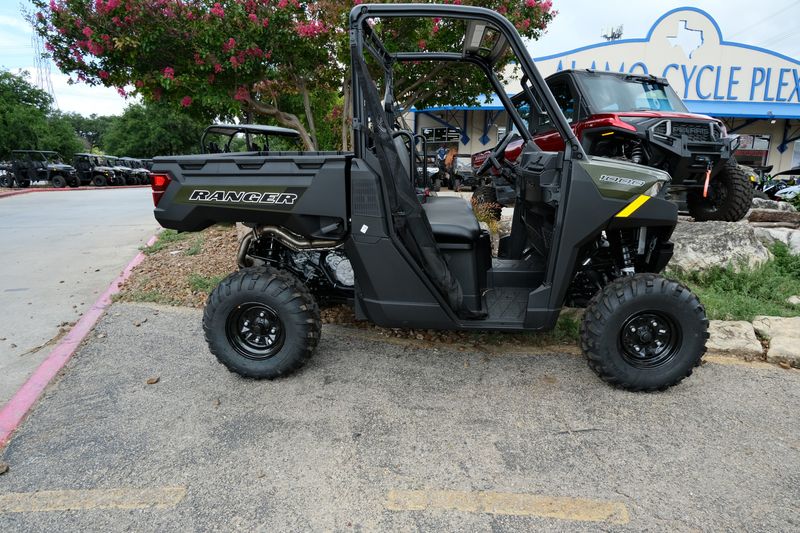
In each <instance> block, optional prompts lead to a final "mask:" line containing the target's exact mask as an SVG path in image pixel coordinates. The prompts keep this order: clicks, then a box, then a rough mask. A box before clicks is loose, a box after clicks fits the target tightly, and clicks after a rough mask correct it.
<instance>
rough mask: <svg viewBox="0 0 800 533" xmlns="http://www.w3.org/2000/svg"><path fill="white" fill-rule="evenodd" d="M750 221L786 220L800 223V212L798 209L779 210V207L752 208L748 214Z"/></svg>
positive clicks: (786, 221)
mask: <svg viewBox="0 0 800 533" xmlns="http://www.w3.org/2000/svg"><path fill="white" fill-rule="evenodd" d="M747 220H749V221H750V222H785V223H788V224H800V213H798V212H796V211H779V210H777V209H751V210H750V213H749V214H748V215H747Z"/></svg>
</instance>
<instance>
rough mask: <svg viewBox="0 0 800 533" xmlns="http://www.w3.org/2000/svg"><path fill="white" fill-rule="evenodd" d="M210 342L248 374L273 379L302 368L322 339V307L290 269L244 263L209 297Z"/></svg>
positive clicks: (222, 360) (223, 360)
mask: <svg viewBox="0 0 800 533" xmlns="http://www.w3.org/2000/svg"><path fill="white" fill-rule="evenodd" d="M203 330H204V331H205V337H206V342H208V347H209V349H210V350H211V353H213V354H214V355H215V356H216V357H217V360H218V361H219V362H220V363H222V364H223V365H225V366H226V367H227V368H228V370H230V371H231V372H235V373H236V374H239V375H241V376H244V377H248V378H256V379H264V378H266V379H273V378H277V377H279V376H282V375H286V374H290V373H292V372H294V371H296V370H298V369H299V368H300V367H301V366H303V365H304V364H305V363H306V361H308V360H309V359H310V358H311V356H312V355H313V354H314V351H315V350H316V347H317V343H318V342H319V337H320V330H321V321H320V315H319V307H318V306H317V303H316V301H315V300H314V297H313V296H311V294H310V293H309V291H308V289H307V288H306V287H305V286H304V285H303V284H302V283H301V282H300V281H299V280H298V279H297V278H295V277H294V276H292V275H291V274H289V273H288V272H285V271H281V270H277V269H274V268H271V267H249V268H243V269H242V270H239V271H238V272H235V273H233V274H231V275H230V276H228V277H227V278H225V279H224V280H223V281H222V282H221V283H220V284H219V285H218V286H217V287H216V288H215V289H214V290H213V291H212V292H211V295H210V296H209V297H208V303H207V304H206V309H205V312H204V314H203Z"/></svg>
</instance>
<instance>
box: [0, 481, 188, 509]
mask: <svg viewBox="0 0 800 533" xmlns="http://www.w3.org/2000/svg"><path fill="white" fill-rule="evenodd" d="M185 496H186V487H162V488H145V489H133V488H127V489H90V490H43V491H38V492H9V493H5V494H1V493H0V513H40V512H47V511H88V510H92V509H148V508H153V509H168V508H172V507H175V506H176V505H178V504H179V503H180V502H181V500H183V498H184V497H185Z"/></svg>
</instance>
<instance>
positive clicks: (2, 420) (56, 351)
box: [0, 235, 156, 449]
mask: <svg viewBox="0 0 800 533" xmlns="http://www.w3.org/2000/svg"><path fill="white" fill-rule="evenodd" d="M155 242H156V235H153V236H152V237H150V240H148V241H147V246H151V245H152V244H153V243H155ZM144 257H145V256H144V254H143V253H142V252H139V253H138V254H136V257H134V258H133V259H132V260H131V262H130V263H128V266H126V267H125V269H124V270H123V271H122V273H121V274H120V275H119V276H118V277H117V279H115V280H114V281H112V282H111V285H109V286H108V288H107V289H106V290H105V292H104V293H103V294H101V295H100V298H98V299H97V301H96V302H95V303H94V304H93V305H92V307H91V309H89V311H88V312H87V313H86V314H84V315H83V316H82V317H81V319H80V320H78V322H77V324H75V326H74V327H73V328H72V329H71V330H70V331H69V333H67V335H66V336H65V337H64V338H63V339H61V342H59V343H58V346H56V347H55V348H53V351H51V352H50V355H48V356H47V359H45V360H44V361H42V363H41V364H40V365H39V367H38V368H37V369H36V370H35V371H34V372H33V375H31V377H30V378H28V381H26V382H25V384H24V385H22V387H20V388H19V390H18V391H17V392H16V394H14V396H13V397H12V398H11V399H10V400H9V401H8V403H7V404H6V405H4V406H3V409H2V411H0V449H2V448H3V447H4V446H5V445H6V444H8V441H9V440H11V435H12V434H13V433H14V431H16V429H17V428H18V427H19V425H20V424H21V423H22V421H23V420H24V419H25V417H26V416H27V414H28V412H29V411H30V409H31V408H32V407H33V405H34V404H35V403H36V400H38V399H39V397H40V396H41V394H42V392H43V391H44V389H45V388H46V387H47V385H48V384H49V383H50V381H51V380H52V379H53V378H54V377H55V376H56V374H58V372H59V371H60V370H61V369H62V368H64V365H65V364H67V361H69V360H70V358H71V357H72V356H73V355H74V354H75V350H76V349H77V348H78V346H80V344H81V342H83V340H84V339H85V338H86V336H87V335H88V334H89V332H90V331H91V330H92V328H93V327H94V326H95V324H97V321H98V320H99V319H100V317H101V316H102V315H103V312H104V311H105V310H106V308H108V306H109V305H110V304H111V297H112V296H113V295H114V294H116V293H118V292H119V287H120V285H121V284H122V283H123V282H124V281H125V280H127V279H128V278H129V277H130V275H131V271H132V270H133V269H134V268H135V267H136V266H137V265H139V263H141V262H142V261H143V260H144Z"/></svg>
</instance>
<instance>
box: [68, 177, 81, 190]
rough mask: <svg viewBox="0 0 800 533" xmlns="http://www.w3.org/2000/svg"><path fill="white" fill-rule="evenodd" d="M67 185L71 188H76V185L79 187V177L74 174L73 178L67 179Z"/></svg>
mask: <svg viewBox="0 0 800 533" xmlns="http://www.w3.org/2000/svg"><path fill="white" fill-rule="evenodd" d="M69 186H70V187H72V188H73V189H74V188H76V187H80V186H81V179H80V178H79V177H77V176H75V177H74V178H72V179H71V180H69Z"/></svg>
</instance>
